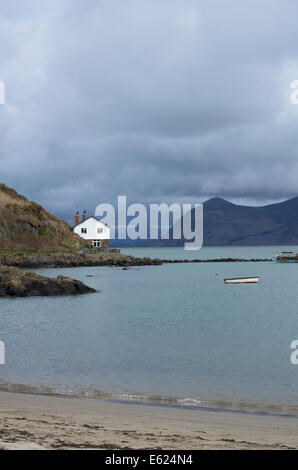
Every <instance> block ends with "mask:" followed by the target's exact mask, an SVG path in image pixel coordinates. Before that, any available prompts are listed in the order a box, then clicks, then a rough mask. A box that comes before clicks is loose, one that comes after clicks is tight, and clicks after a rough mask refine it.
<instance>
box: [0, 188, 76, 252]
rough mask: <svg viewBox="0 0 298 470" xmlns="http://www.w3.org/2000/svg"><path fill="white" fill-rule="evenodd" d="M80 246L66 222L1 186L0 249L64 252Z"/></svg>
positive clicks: (10, 189) (12, 190)
mask: <svg viewBox="0 0 298 470" xmlns="http://www.w3.org/2000/svg"><path fill="white" fill-rule="evenodd" d="M83 245H84V241H83V240H82V239H81V238H80V237H79V236H77V235H75V234H74V233H73V232H72V231H70V230H69V228H68V224H67V222H65V221H64V220H61V219H59V218H58V217H56V216H55V215H53V214H51V213H50V212H47V211H46V210H45V209H44V208H43V207H42V206H40V205H39V204H36V203H35V202H32V201H29V200H28V199H26V198H25V197H24V196H21V195H20V194H18V193H17V192H16V191H15V190H14V189H12V188H9V187H7V186H6V185H5V184H0V249H23V250H24V249H26V250H28V249H30V250H57V251H63V250H76V249H78V248H80V247H82V246H83Z"/></svg>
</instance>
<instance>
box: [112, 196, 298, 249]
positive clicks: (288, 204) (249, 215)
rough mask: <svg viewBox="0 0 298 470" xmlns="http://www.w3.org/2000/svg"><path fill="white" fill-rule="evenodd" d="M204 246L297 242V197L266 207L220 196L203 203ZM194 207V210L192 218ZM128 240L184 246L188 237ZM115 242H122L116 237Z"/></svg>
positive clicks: (130, 242) (146, 243)
mask: <svg viewBox="0 0 298 470" xmlns="http://www.w3.org/2000/svg"><path fill="white" fill-rule="evenodd" d="M203 206H204V246H234V245H235V246H241V245H243V246H247V245H298V197H295V198H293V199H289V200H287V201H284V202H280V203H278V204H270V205H268V206H263V207H251V206H240V205H237V204H233V203H231V202H228V201H226V200H224V199H221V198H218V197H216V198H212V199H209V200H208V201H206V202H205V203H204V204H203ZM193 219H194V210H192V221H193ZM172 232H173V230H172V228H171V229H170V231H169V233H170V239H169V240H160V239H159V240H152V241H150V240H136V241H134V242H133V241H129V240H125V241H124V242H122V243H121V244H122V246H124V245H126V246H183V245H184V243H185V240H184V239H182V240H173V239H172V236H171V234H172ZM114 245H115V246H116V245H119V246H120V242H119V241H118V242H117V240H116V241H115V242H114Z"/></svg>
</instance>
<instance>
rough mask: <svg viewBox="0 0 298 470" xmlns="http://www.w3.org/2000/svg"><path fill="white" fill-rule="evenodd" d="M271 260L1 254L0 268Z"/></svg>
mask: <svg viewBox="0 0 298 470" xmlns="http://www.w3.org/2000/svg"><path fill="white" fill-rule="evenodd" d="M269 261H273V260H272V259H270V258H252V259H242V258H216V259H159V258H154V259H152V258H148V257H145V258H137V257H134V256H129V255H125V254H122V253H93V254H90V253H77V254H76V253H69V254H63V253H61V254H60V253H46V254H43V253H37V254H36V253H35V254H24V253H13V254H11V253H9V254H0V266H1V265H4V266H15V267H18V268H30V269H39V268H73V267H91V266H116V267H117V266H118V267H131V266H159V265H162V264H167V263H237V262H238V263H246V262H255V263H256V262H269Z"/></svg>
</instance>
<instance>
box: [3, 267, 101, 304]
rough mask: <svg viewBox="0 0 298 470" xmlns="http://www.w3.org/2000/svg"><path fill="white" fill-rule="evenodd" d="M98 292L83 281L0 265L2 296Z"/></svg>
mask: <svg viewBox="0 0 298 470" xmlns="http://www.w3.org/2000/svg"><path fill="white" fill-rule="evenodd" d="M91 292H96V291H95V290H94V289H92V288H91V287H88V286H86V285H85V284H83V283H82V282H80V281H78V280H76V279H72V278H69V277H64V276H57V278H49V277H45V276H39V275H38V274H36V273H25V272H22V271H20V270H19V269H18V268H15V267H7V266H2V267H0V297H29V296H58V295H77V294H88V293H91Z"/></svg>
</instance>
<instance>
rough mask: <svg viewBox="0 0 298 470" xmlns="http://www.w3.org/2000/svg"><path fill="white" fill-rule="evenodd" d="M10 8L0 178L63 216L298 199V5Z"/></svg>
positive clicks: (210, 0) (0, 71) (2, 63)
mask: <svg viewBox="0 0 298 470" xmlns="http://www.w3.org/2000/svg"><path fill="white" fill-rule="evenodd" d="M2 3H3V6H2V5H1V7H2V8H3V11H2V13H1V19H0V39H1V41H0V79H4V80H5V82H6V88H7V104H6V105H5V106H4V107H3V106H2V107H0V139H1V147H0V165H1V177H0V180H2V181H4V182H6V183H7V184H9V185H12V186H14V187H16V189H18V190H19V191H20V192H22V193H25V194H26V195H27V196H28V197H30V198H31V199H35V200H37V201H39V202H40V203H42V204H44V205H45V206H46V207H47V208H48V209H50V210H52V211H55V212H57V213H58V214H59V215H63V216H64V217H71V215H72V211H73V210H74V209H76V208H77V207H80V208H83V207H84V208H85V207H86V208H88V210H89V211H91V210H94V209H95V207H96V205H97V204H99V203H100V202H109V201H113V200H115V198H116V196H117V195H118V194H126V195H127V197H128V199H130V200H132V201H144V202H150V201H151V200H154V201H156V200H157V199H160V200H169V201H175V200H178V201H179V200H182V199H183V200H185V199H187V200H193V201H198V200H205V199H207V198H208V197H212V196H223V197H226V198H227V199H230V200H235V201H237V202H239V201H241V200H243V201H245V202H246V203H247V202H248V203H249V202H251V203H254V204H255V203H257V204H261V203H262V202H267V201H269V200H270V201H273V200H281V199H283V198H287V197H292V196H295V195H297V194H298V190H297V185H296V180H297V176H298V164H297V148H298V132H297V130H298V106H294V105H292V104H291V102H290V93H291V89H290V83H291V81H292V80H295V79H298V51H297V47H296V45H297V39H298V30H297V26H296V21H295V18H296V2H295V1H294V0H286V1H281V0H274V1H269V0H268V1H267V0H262V1H256V0H253V1H251V2H244V1H243V2H237V1H236V0H227V1H225V2H222V1H220V0H206V1H201V2H197V1H196V0H187V1H185V0H163V1H160V0H150V2H148V1H145V0H129V1H126V2H123V1H120V0H114V1H110V0H97V1H93V0H88V1H85V2H70V1H67V0H60V1H58V0H52V1H48V0H45V1H44V2H42V3H41V2H37V1H33V0H30V1H29V0H28V1H27V2H26V7H25V3H24V2H21V1H16V0H15V1H13V0H11V1H10V2H8V1H6V0H4V1H3V2H2Z"/></svg>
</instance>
